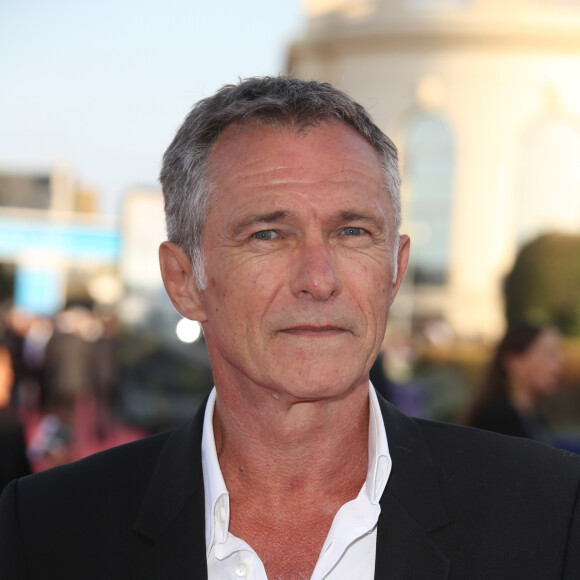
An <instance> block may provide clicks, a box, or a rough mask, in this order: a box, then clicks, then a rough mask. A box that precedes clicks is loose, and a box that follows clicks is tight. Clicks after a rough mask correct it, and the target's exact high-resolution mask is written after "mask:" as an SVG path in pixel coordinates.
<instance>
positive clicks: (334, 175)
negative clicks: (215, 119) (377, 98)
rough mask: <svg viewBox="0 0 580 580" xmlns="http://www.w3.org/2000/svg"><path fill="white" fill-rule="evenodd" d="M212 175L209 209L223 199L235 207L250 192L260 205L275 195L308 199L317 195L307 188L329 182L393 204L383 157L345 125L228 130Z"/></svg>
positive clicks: (214, 155)
mask: <svg viewBox="0 0 580 580" xmlns="http://www.w3.org/2000/svg"><path fill="white" fill-rule="evenodd" d="M325 129H326V131H325ZM337 130H338V132H337ZM333 133H334V134H333ZM329 147H331V148H332V153H329V151H328V148H329ZM208 177H209V179H210V182H211V201H210V208H211V207H212V206H214V205H215V203H216V202H217V200H218V199H221V200H222V201H225V202H226V203H227V202H228V201H229V202H231V203H232V204H235V198H236V195H235V194H236V192H238V191H239V190H244V189H245V188H248V189H250V188H251V189H252V194H253V195H252V198H251V199H253V200H255V201H256V202H258V200H259V199H260V198H261V197H266V198H268V197H269V196H270V195H271V194H273V193H283V194H295V195H302V194H303V195H305V196H306V197H308V196H310V195H311V194H312V191H308V190H304V189H303V186H316V185H319V184H320V185H324V184H325V183H327V184H329V185H333V184H341V185H344V186H345V187H346V189H347V190H349V192H352V196H353V199H356V197H357V194H360V195H361V197H364V196H365V195H367V194H368V191H369V190H370V191H372V190H374V191H375V192H376V191H380V192H381V193H382V194H383V195H384V196H385V201H386V200H388V192H387V191H386V184H385V182H384V179H383V172H382V166H381V163H380V159H379V157H378V154H377V153H376V151H375V150H374V149H373V148H372V147H371V146H370V145H369V144H368V143H367V142H366V141H364V139H362V137H360V136H359V135H358V134H357V133H355V132H354V131H352V130H351V129H350V128H349V127H347V126H342V125H337V126H328V125H327V126H321V127H316V128H313V129H310V130H308V131H306V132H297V131H295V130H293V129H291V128H285V129H275V128H271V127H252V126H250V127H248V126H234V127H231V128H228V129H226V131H225V132H224V133H223V134H222V136H221V137H220V138H219V139H218V140H217V141H216V143H215V144H214V148H213V150H212V152H211V153H210V155H209V157H208ZM246 191H247V189H246ZM224 198H225V199H224ZM246 201H247V200H246Z"/></svg>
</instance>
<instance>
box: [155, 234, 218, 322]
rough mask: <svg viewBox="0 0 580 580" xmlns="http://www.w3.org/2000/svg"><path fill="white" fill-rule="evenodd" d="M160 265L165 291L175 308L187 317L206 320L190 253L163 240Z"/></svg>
mask: <svg viewBox="0 0 580 580" xmlns="http://www.w3.org/2000/svg"><path fill="white" fill-rule="evenodd" d="M159 265H160V266H161V277H162V278H163V284H164V286H165V291H166V292H167V294H168V296H169V298H171V302H172V303H173V306H175V309H176V310H177V311H178V312H179V313H180V314H181V315H182V316H184V317H185V318H189V319H190V320H197V321H199V322H205V321H206V319H207V316H206V313H205V309H204V307H203V305H202V301H201V295H200V292H199V290H198V288H197V285H196V283H195V276H194V275H193V267H192V265H191V260H190V259H189V257H188V255H187V254H186V253H185V252H184V251H183V250H182V249H181V248H180V247H179V246H178V245H177V244H173V243H172V242H163V243H162V244H161V246H159Z"/></svg>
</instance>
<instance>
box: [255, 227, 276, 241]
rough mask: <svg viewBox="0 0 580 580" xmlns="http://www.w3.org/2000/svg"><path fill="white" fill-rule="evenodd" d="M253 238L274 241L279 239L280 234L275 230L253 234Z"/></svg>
mask: <svg viewBox="0 0 580 580" xmlns="http://www.w3.org/2000/svg"><path fill="white" fill-rule="evenodd" d="M252 237H253V238H256V239H257V240H266V241H267V240H273V239H274V238H277V237H278V234H277V233H276V232H275V231H274V230H262V231H261V232H256V233H255V234H252Z"/></svg>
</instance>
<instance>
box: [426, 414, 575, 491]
mask: <svg viewBox="0 0 580 580" xmlns="http://www.w3.org/2000/svg"><path fill="white" fill-rule="evenodd" d="M415 421H416V423H417V425H418V426H419V428H420V429H421V431H422V433H423V436H424V439H425V442H426V445H427V447H428V449H429V453H430V455H431V457H432V460H433V463H434V465H435V467H436V469H437V470H438V471H439V472H440V474H441V477H443V478H444V479H445V480H451V481H453V480H460V479H465V478H467V479H469V480H473V479H475V480H477V481H480V482H482V485H487V486H495V488H496V489H497V488H505V487H506V486H509V485H510V484H511V485H515V486H517V488H518V489H519V490H520V491H521V492H523V493H525V490H531V493H534V494H535V493H537V492H538V491H543V492H544V493H546V494H547V495H550V494H552V493H553V494H555V495H556V496H560V497H562V494H563V492H565V490H568V492H569V494H570V495H569V497H571V496H574V497H575V495H576V492H577V490H578V487H579V486H580V456H579V455H576V454H575V453H571V452H569V451H563V450H559V449H555V448H553V447H550V446H549V445H546V444H544V443H540V442H537V441H532V440H530V439H524V438H519V437H511V436H507V435H500V434H498V433H493V432H489V431H485V430H482V429H476V428H473V427H465V426H461V425H453V424H447V423H440V422H436V421H427V420H422V419H416V420H415ZM491 489H494V488H491Z"/></svg>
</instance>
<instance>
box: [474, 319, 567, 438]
mask: <svg viewBox="0 0 580 580" xmlns="http://www.w3.org/2000/svg"><path fill="white" fill-rule="evenodd" d="M561 374H562V352H561V340H560V333H559V332H558V330H557V329H555V328H554V327H553V326H549V325H545V326H538V325H533V324H529V323H526V322H520V323H515V324H512V325H510V326H509V327H508V329H507V331H506V333H505V335H504V337H503V339H502V340H501V341H500V343H499V344H498V346H497V348H496V351H495V354H494V356H493V359H492V361H491V364H490V366H489V369H488V371H487V374H486V376H485V380H484V382H483V384H482V386H481V389H480V392H479V393H478V395H477V398H476V399H475V401H474V403H473V405H472V407H471V408H470V409H469V411H468V414H467V416H466V419H465V423H466V424H467V425H470V426H472V427H477V428H480V429H486V430H488V431H495V432H497V433H503V434H504V435H511V436H514V437H525V438H527V439H535V440H538V441H543V442H544V443H551V437H550V434H549V431H548V430H547V428H546V426H545V425H544V424H543V422H542V421H541V419H540V417H539V415H538V405H539V403H540V402H541V401H543V400H544V399H546V398H549V397H551V396H553V395H554V394H555V393H556V391H557V389H558V385H559V381H560V378H561Z"/></svg>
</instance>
